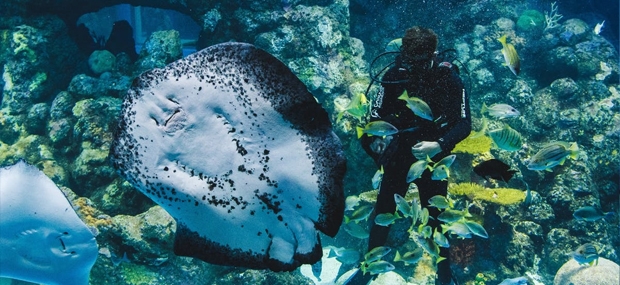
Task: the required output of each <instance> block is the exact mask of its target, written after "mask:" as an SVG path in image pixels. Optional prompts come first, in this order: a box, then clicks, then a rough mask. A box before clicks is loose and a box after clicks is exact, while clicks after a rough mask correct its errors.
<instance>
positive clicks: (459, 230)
mask: <svg viewBox="0 0 620 285" xmlns="http://www.w3.org/2000/svg"><path fill="white" fill-rule="evenodd" d="M441 228H442V231H441V233H442V234H445V233H446V232H450V233H452V234H455V235H457V236H459V237H461V238H470V237H471V234H472V232H471V231H470V230H469V228H468V227H467V226H466V225H465V223H462V222H456V223H452V224H450V225H445V224H442V225H441Z"/></svg>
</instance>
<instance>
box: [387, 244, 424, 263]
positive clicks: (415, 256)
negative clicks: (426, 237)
mask: <svg viewBox="0 0 620 285" xmlns="http://www.w3.org/2000/svg"><path fill="white" fill-rule="evenodd" d="M423 255H424V249H422V248H421V247H418V248H416V249H414V250H413V251H411V252H406V253H405V254H403V255H400V253H399V252H398V251H397V252H396V257H394V262H399V261H402V262H404V263H405V265H410V264H414V263H418V261H420V259H421V258H422V256H423Z"/></svg>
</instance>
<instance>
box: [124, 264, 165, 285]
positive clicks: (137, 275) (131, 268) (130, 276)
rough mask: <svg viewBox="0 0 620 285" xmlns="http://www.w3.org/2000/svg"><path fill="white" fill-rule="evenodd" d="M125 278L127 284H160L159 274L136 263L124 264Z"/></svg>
mask: <svg viewBox="0 0 620 285" xmlns="http://www.w3.org/2000/svg"><path fill="white" fill-rule="evenodd" d="M122 266H123V268H122V271H123V273H122V274H123V277H124V278H125V282H127V284H132V285H149V284H158V282H157V274H156V273H155V272H152V271H150V270H149V268H148V267H146V266H144V265H139V264H134V263H122Z"/></svg>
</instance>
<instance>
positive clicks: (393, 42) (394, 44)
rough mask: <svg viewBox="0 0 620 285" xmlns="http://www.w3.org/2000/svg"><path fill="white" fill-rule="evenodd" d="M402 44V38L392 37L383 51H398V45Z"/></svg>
mask: <svg viewBox="0 0 620 285" xmlns="http://www.w3.org/2000/svg"><path fill="white" fill-rule="evenodd" d="M402 45H403V39H402V38H397V39H393V40H391V41H390V42H389V43H388V44H387V46H386V47H385V51H386V52H392V51H400V47H401V46H402Z"/></svg>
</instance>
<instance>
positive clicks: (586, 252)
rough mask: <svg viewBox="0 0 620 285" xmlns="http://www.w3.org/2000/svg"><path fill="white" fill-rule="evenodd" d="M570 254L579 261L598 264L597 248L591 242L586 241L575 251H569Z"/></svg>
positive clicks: (580, 263)
mask: <svg viewBox="0 0 620 285" xmlns="http://www.w3.org/2000/svg"><path fill="white" fill-rule="evenodd" d="M570 255H571V256H572V257H573V258H574V259H575V261H577V263H579V265H582V264H590V265H594V262H596V265H598V250H597V249H596V247H595V246H594V245H593V244H591V243H586V244H584V245H582V246H580V247H578V248H577V249H576V250H575V251H573V252H571V253H570Z"/></svg>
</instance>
